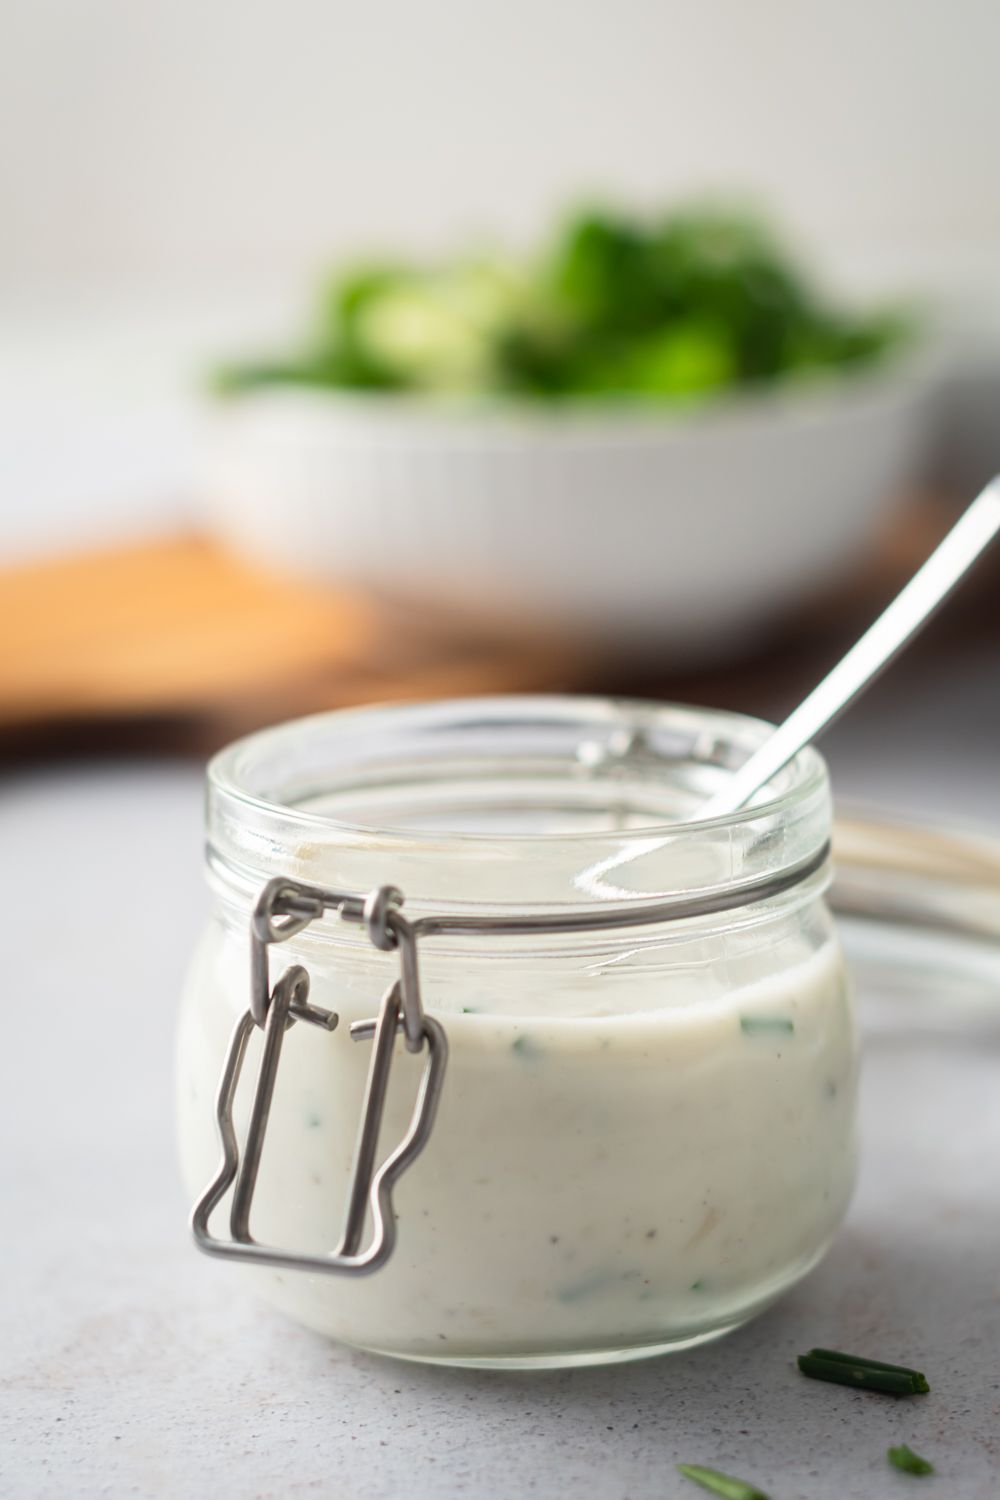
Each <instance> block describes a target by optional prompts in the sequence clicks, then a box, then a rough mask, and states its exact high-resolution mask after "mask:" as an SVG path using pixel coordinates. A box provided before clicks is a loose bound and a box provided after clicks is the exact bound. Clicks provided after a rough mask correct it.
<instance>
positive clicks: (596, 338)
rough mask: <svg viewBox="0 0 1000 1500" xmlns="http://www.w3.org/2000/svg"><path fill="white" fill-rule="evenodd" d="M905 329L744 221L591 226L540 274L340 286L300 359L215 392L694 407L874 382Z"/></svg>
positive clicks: (419, 269) (237, 373)
mask: <svg viewBox="0 0 1000 1500" xmlns="http://www.w3.org/2000/svg"><path fill="white" fill-rule="evenodd" d="M907 332H908V327H907V322H906V320H905V319H903V318H901V317H900V316H898V315H896V314H892V313H877V314H874V315H861V314H855V313H851V312H846V311H844V310H842V309H840V308H838V307H837V306H835V305H834V304H833V303H832V302H831V301H830V300H829V299H828V298H827V297H825V296H824V295H823V294H822V293H821V292H820V291H819V289H818V288H817V286H816V285H815V284H814V281H813V279H812V278H811V277H810V276H809V275H807V274H806V272H805V271H804V270H803V269H802V267H801V266H799V265H798V264H796V262H795V260H794V258H793V257H792V256H791V255H790V254H789V253H788V252H787V250H786V249H785V248H784V247H783V246H782V244H781V243H780V241H779V240H778V239H777V238H776V236H775V235H774V234H773V232H772V231H771V230H770V229H769V228H768V227H767V226H766V225H765V224H764V223H763V222H761V221H758V220H757V219H754V218H752V217H750V216H748V215H746V214H744V213H737V212H727V211H725V210H723V209H721V208H698V207H691V208H686V209H685V208H681V209H676V210H674V211H672V212H669V213H665V214H662V215H659V216H653V217H649V218H640V217H637V216H631V215H626V214H623V213H610V212H590V213H581V214H578V215H576V216H575V217H573V218H572V219H571V220H570V221H569V222H567V224H566V225H565V227H564V228H563V229H562V231H561V232H560V233H559V234H558V235H557V236H556V238H555V241H554V243H553V244H552V245H551V247H550V248H549V250H548V251H547V252H546V253H544V254H543V255H541V256H540V257H537V258H534V259H531V260H523V261H518V260H515V259H512V258H508V259H485V258H480V259H456V260H454V261H451V262H442V263H441V264H439V265H431V266H417V265H413V264H409V263H407V262H405V261H399V262H389V261H386V262H371V263H368V264H363V265H359V266H355V267H353V268H350V269H347V270H345V271H342V272H340V273H338V274H336V275H335V276H334V277H333V279H332V280H331V281H330V284H329V286H328V287H327V288H326V289H325V290H324V292H323V295H322V296H321V298H320V300H319V305H318V308H317V312H316V314H315V317H314V322H313V327H312V329H311V332H310V334H309V337H308V338H307V339H306V340H305V342H304V344H303V346H302V347H301V348H300V349H299V350H297V351H296V352H294V353H292V354H291V355H290V356H289V357H287V358H280V359H276V360H265V361H261V362H257V363H248V364H243V365H234V366H231V367H228V368H226V369H224V370H221V371H219V372H218V376H217V381H216V384H217V387H218V389H219V390H220V391H224V392H230V393H238V392H243V391H248V390H252V389H257V388H260V387H272V386H306V387H312V388H318V389H332V390H364V391H395V392H435V393H440V394H450V395H507V396H513V397H522V398H540V399H544V400H548V401H557V400H562V401H566V400H570V399H573V398H576V399H580V398H586V397H591V398H594V397H602V398H614V397H629V398H641V399H644V400H648V401H656V402H691V401H694V400H700V399H704V398H706V397H710V396H712V395H715V394H717V393H722V392H726V391H731V390H733V389H738V388H743V387H748V386H759V385H761V384H763V383H767V382H775V381H788V380H800V379H802V378H804V377H807V376H813V375H815V374H817V373H822V372H831V371H837V370H844V371H849V370H858V369H862V368H864V367H866V366H871V365H872V364H874V363H875V362H877V361H879V360H881V359H883V358H884V357H885V356H886V355H887V354H890V353H892V352H893V351H895V350H896V349H897V348H898V346H899V345H900V344H901V343H902V342H903V341H904V340H905V337H906V334H907Z"/></svg>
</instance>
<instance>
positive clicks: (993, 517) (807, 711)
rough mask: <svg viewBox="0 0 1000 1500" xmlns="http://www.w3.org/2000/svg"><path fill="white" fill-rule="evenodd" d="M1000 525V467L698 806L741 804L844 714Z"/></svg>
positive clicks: (712, 813) (732, 808)
mask: <svg viewBox="0 0 1000 1500" xmlns="http://www.w3.org/2000/svg"><path fill="white" fill-rule="evenodd" d="M998 532H1000V475H998V476H997V477H996V478H995V479H991V480H990V482H989V484H988V485H987V486H986V488H985V489H984V490H983V492H982V494H981V495H979V496H978V497H977V498H976V499H975V500H973V502H972V504H971V505H970V506H969V508H968V510H966V511H964V512H963V514H962V515H961V516H960V517H959V519H958V520H957V521H956V522H955V525H954V526H953V527H952V528H951V530H950V531H949V532H948V534H947V536H946V537H945V538H944V539H943V541H941V542H939V543H938V545H937V547H935V549H934V551H933V552H932V553H931V555H930V557H929V558H928V559H927V561H926V562H925V563H924V564H923V566H922V567H920V568H918V570H917V572H916V573H914V575H913V577H912V578H911V579H910V581H909V583H907V584H906V585H905V587H904V588H903V589H902V590H901V592H900V593H898V594H897V595H896V597H895V599H893V601H892V603H891V604H890V605H889V606H888V608H887V609H886V610H884V611H883V613H882V614H881V615H879V617H878V619H877V620H876V621H875V623H874V625H871V626H869V628H868V629H867V630H866V631H865V633H864V635H863V636H862V637H861V639H860V640H859V641H858V642H857V643H856V644H855V645H853V646H852V647H851V649H850V651H848V653H847V655H846V656H845V657H843V658H842V659H841V660H840V661H839V662H838V663H837V665H836V666H835V667H834V668H833V670H832V672H829V673H828V674H827V676H826V677H824V678H823V680H822V682H820V683H819V684H818V686H816V687H814V688H813V690H812V692H811V693H810V694H809V695H808V697H806V698H804V699H803V700H802V702H801V703H800V704H799V706H798V708H796V709H794V710H793V711H792V713H790V714H789V716H788V718H787V719H786V720H785V722H784V723H783V724H781V725H780V726H779V727H778V728H777V729H776V730H775V731H774V733H773V734H772V735H770V736H769V737H768V738H767V739H766V740H765V741H764V743H763V744H762V745H761V747H760V749H759V750H755V751H754V753H753V755H751V756H750V758H749V760H747V761H745V762H744V764H743V765H742V766H741V767H740V768H739V770H738V771H736V772H735V773H734V775H733V776H731V777H730V778H729V780H728V781H727V783H726V785H725V786H724V787H722V788H721V790H720V791H718V792H717V793H716V794H715V796H714V797H711V798H709V800H708V801H707V802H706V803H704V804H703V806H702V807H701V808H699V810H698V817H699V819H700V818H721V817H725V816H726V815H727V814H728V813H734V812H738V811H739V809H740V808H741V807H744V806H745V805H746V803H747V802H749V801H750V799H751V798H752V797H753V795H754V793H755V792H758V791H759V790H760V788H761V787H762V786H764V784H765V783H766V782H768V781H770V779H771V777H772V776H774V775H776V774H777V773H778V771H780V770H781V768H782V767H783V766H785V765H787V764H788V762H789V761H790V760H791V759H792V757H793V755H797V754H798V752H799V751H800V750H801V749H802V747H803V746H804V745H808V744H809V743H810V741H812V740H814V739H817V738H818V736H819V735H821V734H822V733H823V730H824V729H828V728H829V726H830V725H831V724H832V723H833V722H834V720H835V719H839V717H840V715H841V714H842V713H843V712H844V709H845V708H847V707H848V706H849V705H850V704H851V703H853V702H854V700H855V698H857V697H859V696H860V694H861V693H863V692H864V690H865V688H866V687H867V686H868V684H869V683H870V682H873V681H874V680H875V678H876V677H877V676H878V675H879V673H880V672H881V671H882V670H883V669H884V668H885V667H887V666H888V665H889V663H890V662H891V661H892V660H893V658H894V657H895V656H897V655H898V654H899V652H900V651H902V649H903V647H904V646H905V645H906V644H907V643H908V642H909V641H911V640H912V639H913V637H914V636H915V635H916V634H917V632H918V631H919V630H921V629H922V628H923V626H924V625H926V623H927V621H928V620H929V619H930V617H931V615H932V614H933V613H934V611H935V610H936V609H937V608H938V606H939V605H940V604H942V603H943V602H944V600H945V599H946V598H947V597H948V595H949V594H950V593H951V591H952V590H953V589H954V588H955V586H956V584H958V583H960V582H961V580H962V579H963V578H964V577H965V575H966V573H967V572H968V571H969V569H970V568H971V567H972V564H973V563H974V562H975V561H976V558H977V557H979V555H980V554H981V553H982V552H984V551H985V550H986V548H987V547H988V546H989V544H990V542H992V541H993V539H994V537H995V536H996V535H997V533H998Z"/></svg>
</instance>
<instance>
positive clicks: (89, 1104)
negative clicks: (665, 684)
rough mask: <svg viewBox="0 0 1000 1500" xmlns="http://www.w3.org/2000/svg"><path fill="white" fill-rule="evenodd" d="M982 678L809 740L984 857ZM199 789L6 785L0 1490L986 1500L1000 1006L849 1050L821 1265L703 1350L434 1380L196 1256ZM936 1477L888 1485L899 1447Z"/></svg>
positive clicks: (992, 713) (996, 824) (13, 779)
mask: <svg viewBox="0 0 1000 1500" xmlns="http://www.w3.org/2000/svg"><path fill="white" fill-rule="evenodd" d="M998 680H1000V658H998V655H997V652H996V651H992V652H986V651H984V652H983V653H982V654H981V655H980V656H979V657H978V658H973V657H969V656H967V657H965V658H963V659H962V660H961V661H959V662H953V661H949V662H938V663H937V664H936V665H932V666H930V667H928V666H927V665H926V663H925V664H924V665H922V666H921V667H920V668H919V670H910V671H909V672H908V671H907V670H906V665H905V664H903V665H901V666H900V667H899V668H898V669H897V671H896V672H895V673H894V674H893V675H892V677H891V678H890V679H887V680H886V682H885V683H884V684H883V686H882V687H881V688H880V689H879V690H878V692H877V693H876V694H875V695H874V696H873V697H872V699H871V700H870V702H869V703H867V704H865V705H862V706H860V707H858V708H857V709H856V710H855V712H854V714H853V715H852V716H850V717H849V718H848V719H847V720H846V721H845V722H844V724H843V725H842V726H841V727H840V728H839V729H838V730H837V731H836V732H835V734H834V735H833V736H831V740H830V745H829V750H830V755H831V760H832V763H833V768H834V773H835V780H836V782H837V785H838V788H839V790H840V791H841V792H842V793H844V794H846V795H848V796H849V797H850V798H852V799H856V798H861V799H863V800H865V801H868V802H874V803H878V804H880V805H883V806H890V807H895V808H899V809H909V810H910V811H916V812H927V813H930V814H934V815H937V816H945V817H949V816H954V817H959V818H965V819H970V820H973V821H974V822H976V823H977V824H982V823H983V821H985V823H986V824H988V825H991V826H992V827H993V828H994V829H1000V774H998V773H1000V694H998V690H997V685H998ZM200 798H201V772H200V768H198V767H195V766H189V765H185V764H171V763H168V762H163V763H156V762H149V761H147V762H144V763H133V764H113V765H108V764H104V765H101V766H79V767H73V766H70V767H66V766H63V767H60V768H57V769H41V770H34V771H26V772H22V773H17V774H12V775H10V776H8V778H7V782H6V785H5V787H4V789H3V793H2V802H0V879H2V882H3V891H2V895H3V906H2V910H3V916H4V930H5V933H6V942H5V945H4V989H5V1007H4V1016H5V1022H6V1026H5V1032H4V1036H3V1043H2V1046H0V1121H2V1124H0V1131H2V1140H3V1151H2V1183H3V1204H4V1211H3V1225H4V1231H3V1235H2V1240H0V1254H2V1278H0V1289H2V1290H0V1295H2V1298H3V1302H4V1304H5V1308H4V1319H3V1328H4V1332H3V1338H2V1342H0V1385H2V1388H3V1401H2V1403H0V1427H2V1429H3V1430H2V1443H0V1492H2V1493H3V1494H4V1495H10V1496H17V1497H22V1496H24V1497H36V1496H37V1497H52V1500H64V1497H66V1496H67V1495H73V1496H75V1497H77V1500H88V1497H91V1496H100V1495H109V1496H132V1495H137V1496H150V1497H153V1496H157V1497H161V1496H174V1495H177V1496H219V1497H229V1496H232V1497H266V1496H282V1497H288V1496H297V1495H327V1494H329V1495H336V1496H344V1497H357V1500H368V1497H383V1496H405V1497H413V1500H422V1497H433V1500H444V1497H450V1496H461V1495H465V1496H476V1497H478V1496H493V1495H497V1496H503V1497H504V1500H519V1497H521V1496H529V1495H538V1496H546V1497H555V1496H563V1495H565V1496H572V1497H576V1496H580V1495H586V1496H587V1497H590V1500H626V1497H628V1500H665V1497H669V1496H678V1497H680V1496H683V1495H689V1496H692V1497H693V1496H694V1495H696V1494H697V1493H699V1492H698V1491H697V1490H695V1489H694V1488H693V1487H691V1486H690V1485H689V1484H688V1483H687V1482H686V1481H684V1480H682V1479H681V1478H680V1477H679V1476H678V1475H677V1474H676V1472H675V1470H674V1465H675V1463H677V1462H678V1461H681V1462H690V1463H704V1464H709V1465H713V1466H715V1467H718V1468H721V1469H724V1470H727V1471H729V1472H731V1473H735V1474H739V1475H742V1476H744V1477H746V1478H748V1479H753V1480H754V1481H755V1482H756V1483H758V1484H759V1485H760V1486H761V1487H762V1488H763V1489H765V1490H766V1491H767V1492H768V1494H769V1495H771V1496H772V1497H773V1500H827V1497H829V1500H834V1497H836V1500H848V1497H858V1500H862V1497H863V1500H878V1497H881V1496H894V1495H905V1494H908V1493H909V1492H910V1487H911V1486H912V1485H913V1484H915V1483H918V1484H919V1483H921V1482H922V1483H923V1484H924V1485H925V1490H924V1491H921V1493H924V1492H926V1493H927V1494H929V1495H933V1494H940V1495H947V1496H948V1497H949V1500H952V1497H956V1496H957V1497H962V1500H978V1497H984V1500H985V1497H987V1496H990V1497H993V1496H995V1495H996V1494H997V1493H1000V1190H998V1184H1000V1172H998V1163H1000V1087H998V1079H1000V1006H998V1007H997V1010H996V1012H994V1013H991V1012H989V1011H987V1012H985V1013H983V1014H981V1015H980V1016H979V1017H978V1019H975V1020H972V1021H970V1022H969V1023H968V1024H967V1025H962V1026H956V1027H953V1028H949V1027H946V1028H944V1029H941V1028H934V1027H922V1026H919V1025H916V1026H913V1027H910V1028H908V1027H906V1026H901V1027H889V1028H887V1029H886V1028H879V1027H878V1026H875V1027H874V1028H872V1027H869V1035H868V1038H867V1054H868V1055H867V1060H866V1069H865V1075H864V1087H863V1115H862V1129H863V1140H864V1157H863V1168H862V1174H861V1181H860V1185H859V1188H858V1192H857V1195H856V1198H855V1201H854V1204H853V1207H852V1210H851V1213H850V1216H849V1219H848V1222H847V1224H846V1226H845V1228H844V1229H843V1231H842V1232H841V1234H840V1236H839V1238H838V1240H837V1242H836V1244H835V1247H834V1249H833V1250H832V1252H831V1254H830V1255H829V1257H828V1258H827V1260H826V1261H825V1262H824V1263H823V1265H822V1266H821V1267H820V1268H819V1269H818V1270H816V1271H815V1272H814V1273H813V1274H812V1275H811V1276H810V1277H809V1278H808V1279H807V1280H806V1281H805V1282H804V1283H803V1284H802V1285H801V1286H800V1287H799V1288H798V1289H797V1290H796V1291H794V1292H793V1293H792V1294H791V1295H790V1296H789V1297H787V1298H786V1299H785V1300H784V1301H783V1302H782V1303H781V1304H780V1305H779V1306H778V1307H776V1308H775V1309H773V1310H772V1311H771V1312H769V1313H767V1314H766V1315H764V1316H763V1317H762V1318H760V1319H758V1320H757V1321H756V1322H755V1323H753V1324H751V1325H750V1326H748V1327H746V1328H744V1329H743V1330H741V1331H740V1332H738V1333H736V1334H735V1335H732V1336H731V1337H729V1338H728V1339H726V1340H724V1341H723V1342H721V1343H719V1344H715V1345H712V1346H708V1347H705V1348H702V1349H700V1350H696V1351H693V1352H691V1353H688V1354H683V1355H678V1356H674V1357H673V1358H669V1359H660V1360H654V1361H650V1362H647V1363H638V1364H633V1365H625V1366H619V1367H613V1368H608V1369H603V1370H602V1369H590V1370H580V1371H574V1372H562V1373H558V1374H545V1375H526V1374H504V1375H496V1374H486V1373H476V1374H469V1373H461V1372H449V1371H447V1370H441V1369H429V1368H423V1367H418V1366H410V1365H403V1364H394V1363H392V1362H389V1361H385V1360H380V1359H377V1358H373V1357H368V1356H365V1355H361V1354H356V1353H352V1352H350V1351H348V1350H345V1349H342V1348H338V1347H336V1346H335V1345H332V1344H330V1343H327V1342H325V1341H324V1340H322V1339H321V1338H318V1337H316V1336H315V1335H312V1334H309V1333H306V1332H304V1331H303V1330H301V1329H299V1328H298V1327H296V1326H294V1325H292V1324H290V1323H287V1322H285V1321H283V1320H282V1319H281V1318H280V1317H279V1316H278V1315H276V1314H273V1313H271V1312H270V1311H268V1310H266V1309H264V1308H262V1307H260V1306H258V1305H257V1304H256V1303H255V1302H254V1301H253V1300H252V1298H251V1297H250V1295H249V1294H248V1293H247V1292H245V1291H244V1290H243V1288H242V1286H240V1285H239V1284H234V1282H233V1280H232V1273H231V1272H230V1271H229V1270H228V1268H227V1267H225V1266H220V1265H216V1264H214V1263H212V1262H209V1261H206V1260H204V1259H202V1258H200V1257H199V1256H197V1255H196V1254H195V1253H194V1251H193V1250H192V1249H191V1247H190V1245H189V1242H188V1237H187V1232H186V1229H185V1215H186V1207H187V1206H186V1204H185V1202H184V1199H183V1196H182V1194H181V1190H180V1187H179V1185H178V1181H177V1175H176V1167H175V1161H174V1143H173V1120H172V1114H173V1109H172V1061H173V1056H172V1054H173V1031H174V1022H175V1011H176V997H177V993H178V989H179V986H180V983H181V977H182V972H183V969H184V965H185V962H186V959H187V956H188V954H189V952H190V949H191V946H192V943H193V941H194V937H195V933H196V931H197V928H198V925H199V922H200V920H201V917H202V914H203V912H204V909H205V895H204V891H203V886H202V881H201V874H200V822H201V808H200ZM812 1344H832V1345H837V1346H839V1347H842V1348H848V1349H852V1348H856V1349H857V1350H858V1351H860V1352H869V1353H873V1354H874V1355H875V1356H876V1357H878V1356H880V1355H881V1356H884V1357H888V1358H898V1359H900V1360H903V1361H908V1362H914V1363H918V1364H919V1365H920V1366H921V1367H923V1368H926V1370H927V1373H928V1375H929V1377H930V1379H931V1382H932V1386H933V1390H932V1394H931V1395H930V1396H928V1397H926V1398H923V1399H921V1400H916V1401H898V1402H897V1401H894V1400H892V1399H891V1398H884V1397H877V1396H871V1395H862V1394H860V1393H857V1392H854V1391H849V1390H844V1389H841V1388H839V1387H834V1386H827V1385H821V1384H818V1383H815V1382H811V1381H806V1380H804V1379H802V1378H801V1377H800V1376H798V1375H797V1374H796V1373H795V1371H794V1364H793V1361H794V1356H795V1354H796V1353H797V1352H798V1351H800V1350H801V1349H803V1348H806V1347H809V1346H810V1345H812ZM901 1441H906V1442H909V1443H910V1444H911V1446H913V1447H914V1448H915V1449H916V1450H917V1451H918V1452H922V1453H926V1454H927V1456H929V1457H930V1458H932V1459H933V1460H934V1461H935V1463H936V1464H937V1466H938V1470H939V1476H938V1477H936V1478H934V1479H931V1480H928V1481H915V1480H913V1479H911V1478H910V1477H908V1476H906V1475H902V1474H898V1473H896V1472H895V1471H893V1470H891V1469H890V1468H889V1467H888V1465H887V1463H886V1459H885V1450H886V1448H887V1446H888V1445H889V1444H890V1443H897V1442H901Z"/></svg>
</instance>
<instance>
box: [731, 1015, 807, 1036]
mask: <svg viewBox="0 0 1000 1500" xmlns="http://www.w3.org/2000/svg"><path fill="white" fill-rule="evenodd" d="M740 1030H741V1031H742V1032H743V1035H744V1036H757V1035H759V1034H766V1033H768V1032H778V1033H781V1034H782V1035H787V1036H791V1034H792V1032H793V1031H794V1030H795V1022H794V1021H791V1020H789V1018H788V1017H787V1016H740Z"/></svg>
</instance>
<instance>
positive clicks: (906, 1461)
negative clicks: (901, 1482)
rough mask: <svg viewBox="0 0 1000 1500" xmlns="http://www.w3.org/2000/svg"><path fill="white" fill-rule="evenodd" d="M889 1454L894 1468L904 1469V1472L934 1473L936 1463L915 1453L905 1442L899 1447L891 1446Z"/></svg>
mask: <svg viewBox="0 0 1000 1500" xmlns="http://www.w3.org/2000/svg"><path fill="white" fill-rule="evenodd" d="M887 1456H888V1459H889V1462H890V1463H891V1464H892V1466H893V1468H894V1469H902V1471H903V1473H904V1474H933V1473H934V1465H933V1464H932V1463H929V1462H928V1460H927V1459H926V1458H921V1457H920V1454H919V1453H914V1451H913V1449H912V1448H908V1447H907V1446H906V1444H905V1443H900V1445H899V1447H898V1448H890V1449H889V1452H888V1455H887Z"/></svg>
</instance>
